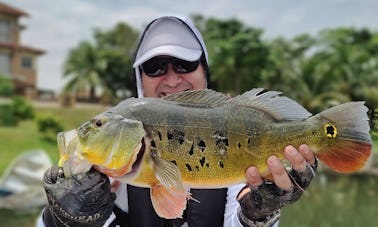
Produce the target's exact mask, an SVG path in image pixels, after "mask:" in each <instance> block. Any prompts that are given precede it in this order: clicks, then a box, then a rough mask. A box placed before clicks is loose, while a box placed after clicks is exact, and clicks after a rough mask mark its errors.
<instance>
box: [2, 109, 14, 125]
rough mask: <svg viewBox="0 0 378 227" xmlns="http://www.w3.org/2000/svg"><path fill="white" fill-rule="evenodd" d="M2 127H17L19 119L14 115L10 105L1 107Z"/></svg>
mask: <svg viewBox="0 0 378 227" xmlns="http://www.w3.org/2000/svg"><path fill="white" fill-rule="evenodd" d="M0 125H3V126H16V125H17V119H16V118H15V116H14V115H13V108H12V106H11V105H10V104H3V105H0Z"/></svg>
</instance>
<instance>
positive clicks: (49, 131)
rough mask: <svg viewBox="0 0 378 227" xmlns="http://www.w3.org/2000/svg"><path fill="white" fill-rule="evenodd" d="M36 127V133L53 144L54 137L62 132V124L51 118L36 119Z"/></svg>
mask: <svg viewBox="0 0 378 227" xmlns="http://www.w3.org/2000/svg"><path fill="white" fill-rule="evenodd" d="M37 125H38V127H37V128H38V131H39V132H40V133H41V134H42V135H43V137H44V138H45V139H46V140H49V141H52V142H55V141H56V135H57V134H58V133H59V132H62V131H63V130H64V129H63V125H62V123H60V121H59V120H58V119H56V118H55V117H53V116H41V117H38V119H37Z"/></svg>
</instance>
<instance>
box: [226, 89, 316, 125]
mask: <svg viewBox="0 0 378 227" xmlns="http://www.w3.org/2000/svg"><path fill="white" fill-rule="evenodd" d="M280 94H281V92H277V91H265V90H264V89H263V88H255V89H252V90H250V91H248V92H245V93H244V94H241V95H239V96H236V97H235V98H233V99H230V100H229V102H230V103H236V104H238V105H243V106H247V107H252V108H256V109H259V110H261V111H263V112H265V113H267V114H268V115H270V116H271V117H273V118H274V119H276V120H278V121H284V120H286V121H294V120H304V119H307V118H309V117H310V116H311V115H312V114H311V113H310V112H308V111H307V110H306V109H305V108H304V107H303V106H301V105H300V104H298V103H297V102H295V101H294V100H292V99H290V98H288V97H285V96H280Z"/></svg>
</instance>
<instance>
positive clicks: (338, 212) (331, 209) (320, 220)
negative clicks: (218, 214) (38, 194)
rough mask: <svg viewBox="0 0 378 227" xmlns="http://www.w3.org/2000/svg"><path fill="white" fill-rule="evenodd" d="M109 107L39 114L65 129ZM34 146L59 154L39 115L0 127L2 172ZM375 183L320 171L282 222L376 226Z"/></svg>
mask: <svg viewBox="0 0 378 227" xmlns="http://www.w3.org/2000/svg"><path fill="white" fill-rule="evenodd" d="M105 109H106V108H105V107H101V106H93V107H83V108H78V107H77V108H51V107H38V108H36V114H37V117H38V116H41V115H53V116H55V117H57V118H58V119H59V120H60V121H61V122H62V123H63V126H64V129H65V130H70V129H73V128H76V127H77V126H79V125H80V124H81V123H83V122H84V121H86V120H88V119H90V117H92V116H93V115H95V114H97V113H100V112H102V111H103V110H105ZM374 146H375V147H377V146H378V136H377V135H374ZM32 149H43V150H45V151H46V152H47V153H48V155H49V156H50V157H51V158H52V160H53V161H54V163H56V162H57V160H58V150H57V146H56V143H55V142H51V141H47V140H44V139H43V137H42V136H41V135H40V134H39V133H38V130H37V125H36V123H35V121H25V122H21V123H20V124H19V126H18V127H15V128H12V127H0V153H1V159H0V175H1V174H2V173H3V172H4V169H5V168H6V167H7V166H8V164H9V163H10V162H11V161H12V160H13V159H14V158H15V157H16V156H17V155H18V154H20V153H22V152H24V151H26V150H32ZM377 188H378V179H377V177H375V176H362V175H356V176H354V175H337V176H336V175H332V176H329V175H325V174H318V176H317V177H316V178H315V180H314V182H312V184H311V185H310V187H309V189H308V190H306V192H305V194H304V195H303V197H302V198H301V200H300V201H298V202H297V203H295V204H293V205H289V206H287V207H285V208H284V209H283V210H282V218H281V222H280V227H286V226H287V227H289V226H290V227H296V226H298V227H300V226H314V227H315V226H316V227H317V226H322V227H328V226H329V227H334V226H336V227H338V226H340V227H341V226H342V227H354V226H355V227H360V226H367V227H370V226H375V223H374V222H373V221H374V220H376V218H377V217H376V216H377V214H378V206H377V204H378V191H377ZM25 202H27V201H25ZM39 213H40V210H36V211H34V212H32V213H30V214H16V213H14V212H12V211H8V210H2V209H0V226H19V227H29V226H33V225H34V222H35V219H36V217H37V216H38V215H39ZM373 223H374V224H373Z"/></svg>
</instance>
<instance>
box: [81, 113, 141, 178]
mask: <svg viewBox="0 0 378 227" xmlns="http://www.w3.org/2000/svg"><path fill="white" fill-rule="evenodd" d="M145 134H146V132H145V130H144V127H143V123H142V122H140V121H137V120H133V119H126V118H124V117H122V116H121V115H117V114H114V113H109V112H108V113H104V114H101V115H98V116H96V117H94V118H92V119H91V120H90V121H88V122H86V123H84V124H83V125H82V126H80V127H79V128H78V129H77V137H78V141H79V144H80V150H81V154H80V155H81V156H82V157H84V158H85V159H86V160H88V161H89V162H90V163H92V164H93V165H94V167H95V168H96V169H97V170H99V171H100V172H103V173H105V174H106V175H108V176H111V177H119V176H122V175H123V174H125V173H128V172H130V171H131V169H132V164H133V163H134V162H135V161H136V159H137V156H138V153H139V151H140V149H141V147H142V140H143V137H144V136H145Z"/></svg>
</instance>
